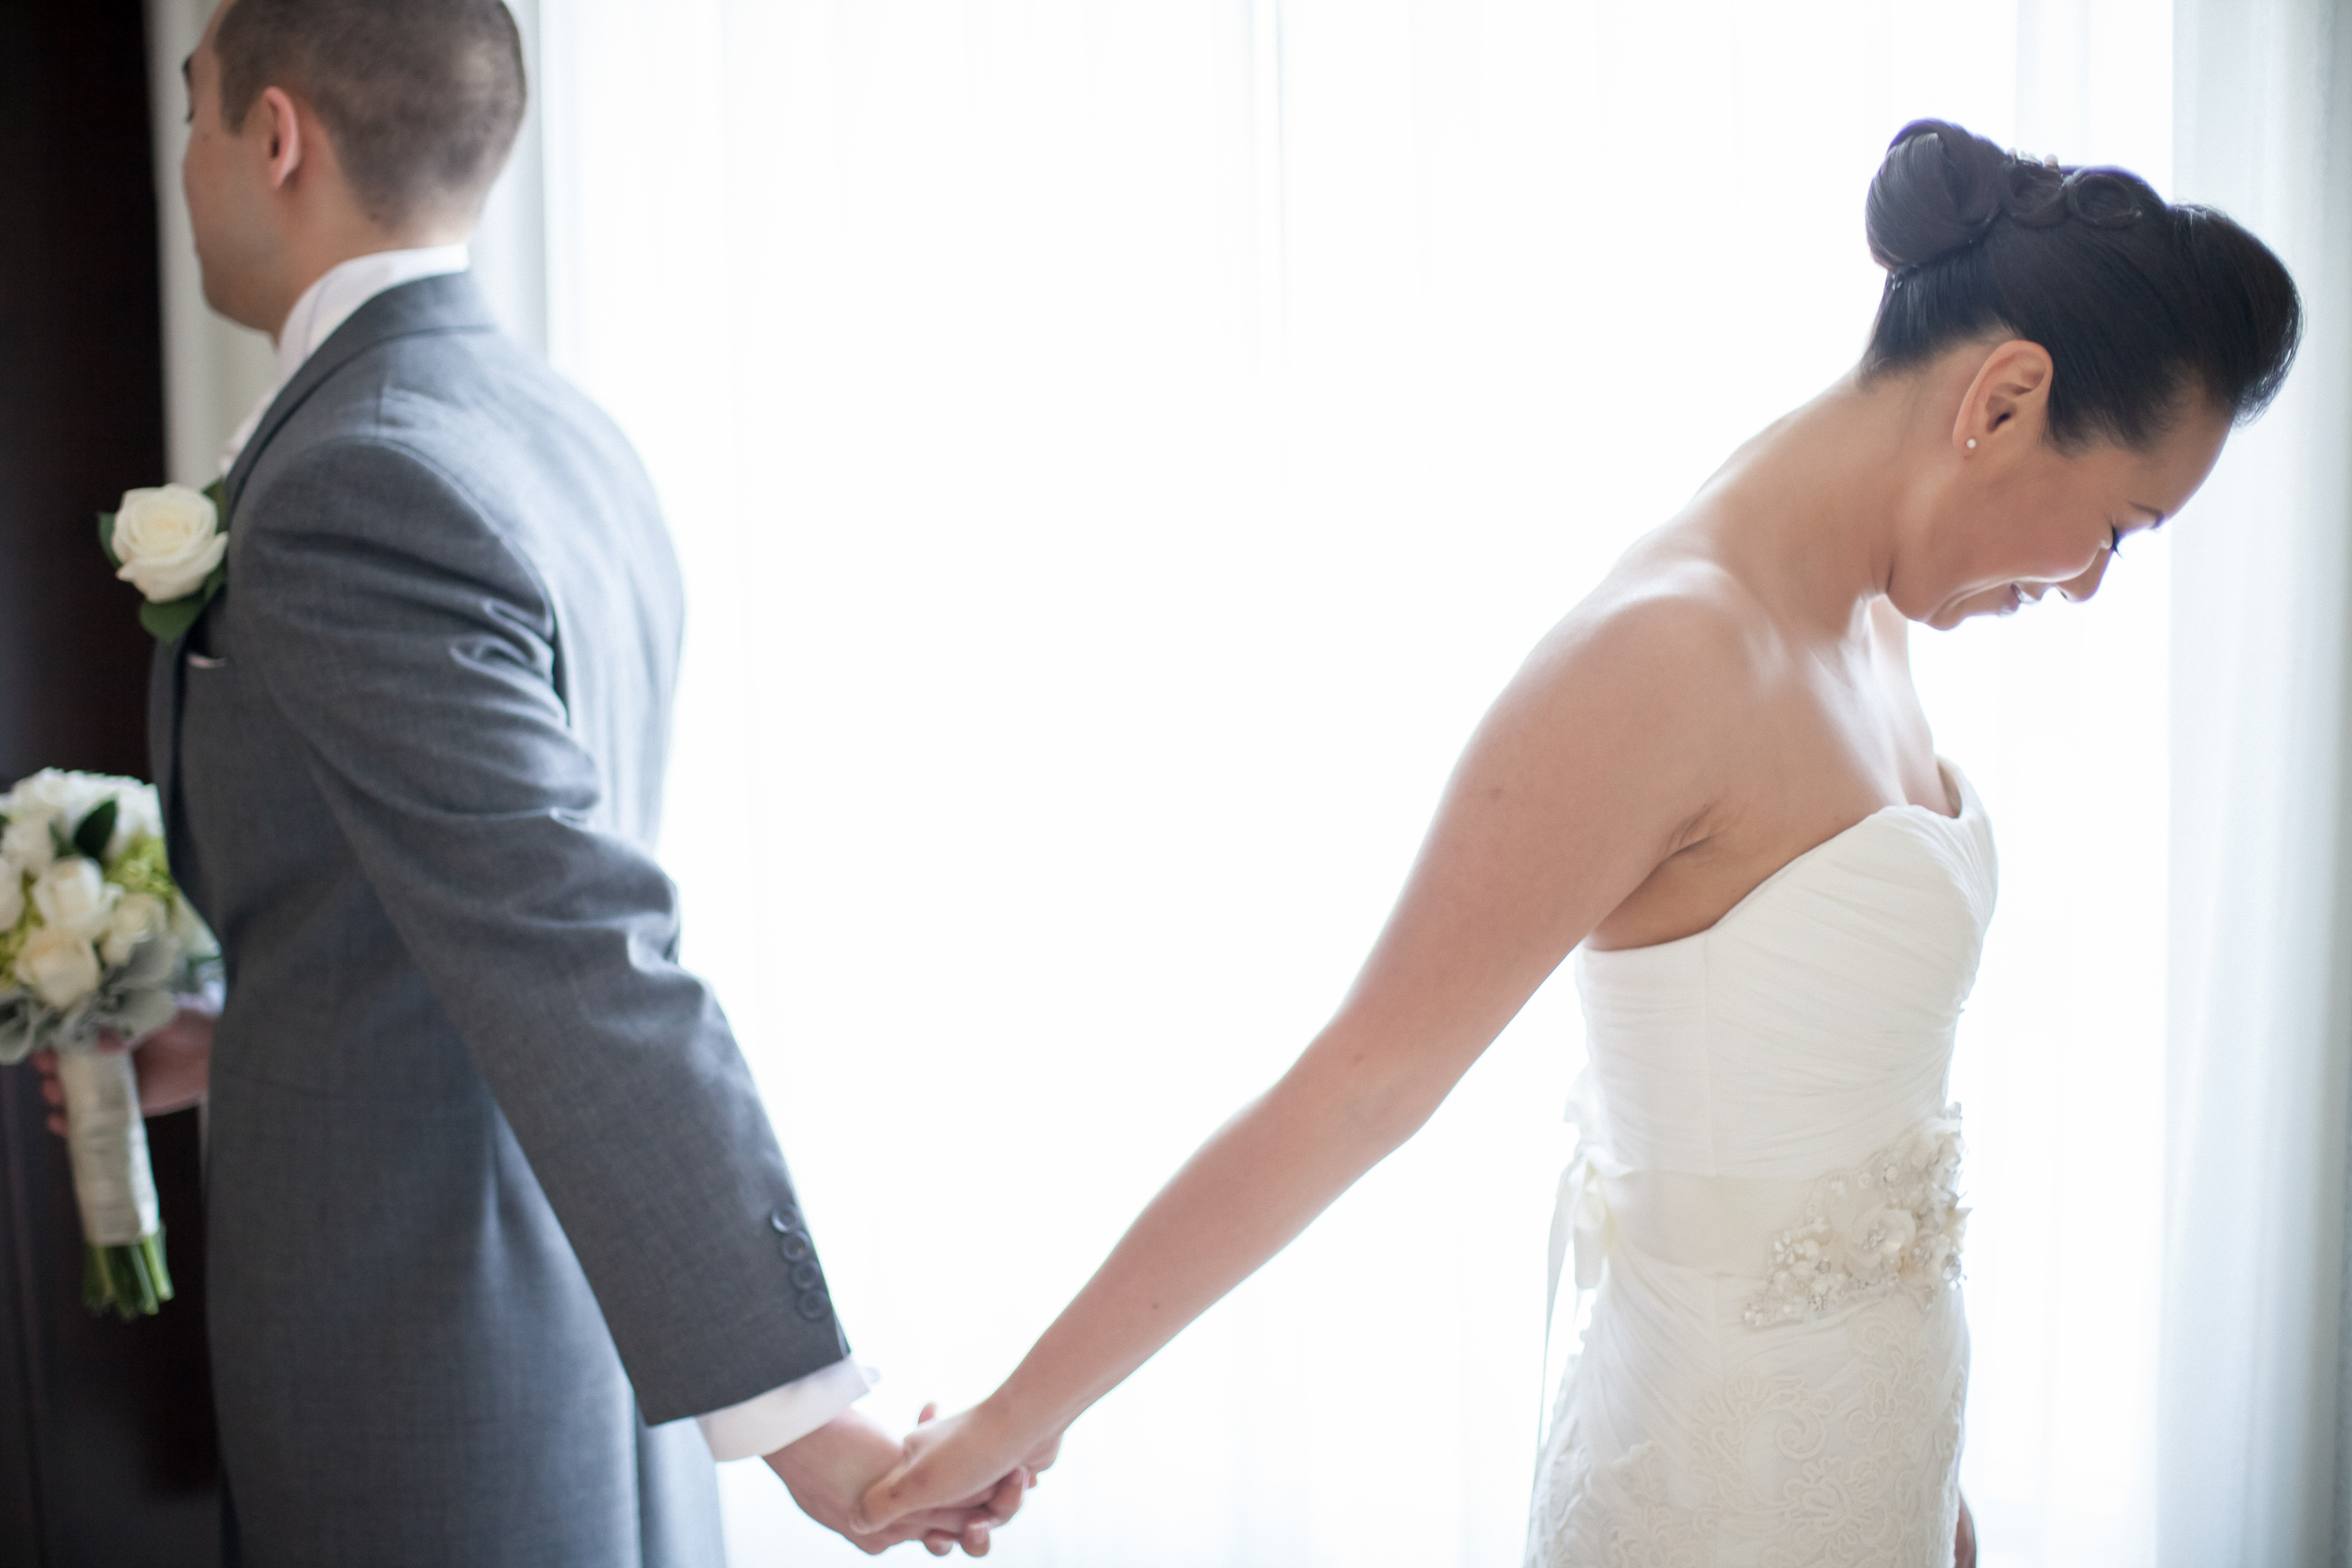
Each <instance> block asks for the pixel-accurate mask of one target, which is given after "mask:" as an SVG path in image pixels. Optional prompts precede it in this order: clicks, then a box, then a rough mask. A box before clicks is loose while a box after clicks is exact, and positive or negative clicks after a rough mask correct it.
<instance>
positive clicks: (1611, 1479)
mask: <svg viewBox="0 0 2352 1568" xmlns="http://www.w3.org/2000/svg"><path fill="white" fill-rule="evenodd" d="M1955 1309H1956V1308H1955V1307H1953V1305H1952V1304H1951V1303H1950V1302H1949V1301H1937V1302H1935V1303H1933V1304H1932V1305H1929V1306H1923V1305H1922V1304H1921V1303H1920V1302H1918V1301H1917V1300H1916V1299H1915V1298H1914V1297H1913V1296H1912V1295H1911V1294H1909V1293H1908V1292H1903V1293H1897V1294H1891V1295H1889V1296H1888V1297H1887V1298H1886V1299H1884V1300H1883V1301H1881V1302H1878V1303H1874V1304H1871V1305H1869V1306H1867V1307H1863V1308H1861V1309H1860V1310H1858V1311H1857V1312H1856V1313H1855V1314H1854V1315H1853V1317H1852V1318H1851V1319H1850V1320H1849V1322H1848V1323H1847V1325H1846V1333H1845V1338H1846V1343H1847V1347H1848V1349H1849V1350H1850V1351H1851V1354H1852V1356H1853V1365H1854V1366H1855V1367H1856V1368H1857V1369H1858V1370H1859V1371H1860V1374H1861V1375H1860V1380H1859V1387H1858V1388H1854V1389H1852V1391H1851V1392H1850V1393H1848V1394H1847V1396H1846V1397H1845V1398H1843V1399H1842V1400H1841V1399H1838V1398H1835V1397H1833V1396H1832V1394H1831V1393H1830V1392H1828V1391H1827V1390H1825V1389H1823V1388H1821V1387H1819V1386H1815V1385H1814V1384H1812V1383H1810V1382H1808V1381H1807V1380H1806V1379H1805V1378H1804V1377H1803V1376H1800V1375H1798V1374H1795V1373H1789V1372H1783V1373H1772V1374H1760V1375H1756V1374H1752V1375H1743V1376H1740V1377H1735V1378H1732V1379H1730V1380H1728V1381H1726V1382H1724V1383H1723V1384H1721V1385H1719V1386H1717V1387H1716V1388H1715V1389H1714V1390H1713V1392H1712V1393H1710V1394H1709V1395H1708V1397H1707V1398H1706V1399H1704V1400H1703V1401H1702V1402H1700V1403H1699V1405H1698V1406H1697V1408H1696V1409H1695V1410H1694V1411H1693V1413H1692V1427H1691V1431H1690V1432H1689V1433H1688V1437H1689V1440H1690V1443H1691V1449H1690V1456H1689V1461H1688V1472H1687V1483H1686V1484H1685V1485H1683V1486H1682V1487H1680V1488H1677V1487H1676V1486H1675V1485H1674V1484H1673V1483H1672V1480H1671V1478H1670V1474H1669V1471H1670V1466H1669V1465H1668V1464H1667V1461H1666V1454H1665V1451H1664V1449H1661V1445H1660V1443H1659V1442H1657V1441H1656V1440H1652V1441H1647V1442H1643V1443H1638V1444H1635V1445H1634V1446H1633V1447H1632V1448H1630V1449H1628V1450H1627V1451H1626V1452H1625V1453H1624V1454H1623V1455H1621V1456H1619V1457H1618V1458H1616V1459H1615V1460H1613V1462H1611V1463H1608V1464H1605V1465H1594V1464H1593V1462H1592V1455H1591V1454H1590V1452H1589V1451H1588V1449H1586V1447H1585V1444H1584V1442H1583V1441H1582V1438H1581V1433H1580V1430H1579V1426H1580V1423H1579V1421H1578V1418H1577V1414H1576V1409H1575V1382H1576V1372H1575V1370H1571V1371H1570V1373H1569V1375H1568V1378H1567V1380H1566V1383H1565V1386H1564V1388H1563V1392H1562V1397H1561V1402H1560V1410H1559V1418H1558V1419H1557V1420H1556V1421H1555V1422H1554V1423H1553V1428H1552V1437H1551V1441H1550V1443H1549V1445H1547V1448H1546V1450H1545V1453H1544V1456H1543V1459H1542V1461H1541V1462H1540V1464H1539V1465H1538V1466H1537V1470H1536V1479H1535V1497H1534V1517H1533V1518H1532V1520H1531V1521H1530V1528H1529V1531H1528V1552H1527V1560H1528V1563H1529V1564H1530V1568H1711V1565H1712V1564H1713V1563H1715V1562H1716V1561H1717V1554H1718V1553H1719V1552H1724V1551H1738V1552H1739V1553H1740V1557H1739V1560H1741V1561H1753V1562H1756V1563H1757V1564H1758V1565H1760V1568H1862V1565H1864V1564H1869V1565H1871V1568H1947V1565H1948V1564H1949V1563H1950V1561H1951V1560H1952V1538H1953V1534H1954V1532H1955V1530H1956V1528H1957V1527H1958V1524H1959V1509H1960V1491H1959V1485H1958V1461H1959V1457H1960V1435H1961V1412H1962V1407H1963V1402H1964V1401H1965V1398H1966V1394H1967V1370H1966V1363H1965V1361H1964V1359H1963V1360H1962V1361H1961V1362H1960V1363H1959V1364H1958V1365H1957V1366H1956V1367H1951V1366H1949V1365H1948V1363H1947V1370H1939V1369H1938V1367H1937V1365H1936V1363H1937V1361H1938V1360H1940V1359H1943V1358H1940V1357H1938V1356H1935V1355H1934V1354H1931V1350H1930V1346H1931V1337H1930V1336H1929V1335H1928V1334H1927V1333H1926V1332H1925V1329H1926V1323H1925V1319H1926V1317H1927V1316H1928V1314H1930V1313H1931V1312H1935V1311H1939V1310H1941V1311H1949V1310H1955ZM1677 1490H1679V1491H1680V1492H1681V1493H1682V1495H1681V1496H1679V1497H1677V1495H1676V1494H1677Z"/></svg>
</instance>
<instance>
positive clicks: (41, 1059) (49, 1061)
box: [26, 1045, 57, 1072]
mask: <svg viewBox="0 0 2352 1568" xmlns="http://www.w3.org/2000/svg"><path fill="white" fill-rule="evenodd" d="M26 1060H28V1061H30V1062H31V1063H32V1064H33V1070H34V1071H36V1072H55V1071H56V1070H57V1053H56V1052H55V1051H52V1050H50V1049H49V1047H47V1046H45V1045H44V1046H42V1047H41V1048H40V1050H39V1051H36V1052H34V1053H32V1055H31V1056H29V1057H27V1058H26Z"/></svg>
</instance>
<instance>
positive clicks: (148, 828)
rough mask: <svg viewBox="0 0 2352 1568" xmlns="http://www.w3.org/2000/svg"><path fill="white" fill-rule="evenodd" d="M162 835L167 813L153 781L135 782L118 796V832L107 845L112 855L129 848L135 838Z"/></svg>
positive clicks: (116, 825)
mask: <svg viewBox="0 0 2352 1568" xmlns="http://www.w3.org/2000/svg"><path fill="white" fill-rule="evenodd" d="M163 836H164V813H163V808H162V806H161V805H159V804H158V803H157V802H156V800H155V786H154V785H152V784H135V785H132V786H131V787H129V788H126V789H124V790H122V791H121V792H120V793H119V794H118V795H116V796H115V836H114V842H113V843H112V844H111V845H109V846H107V848H106V854H107V857H108V858H109V859H112V858H113V857H114V856H115V855H117V854H119V853H120V852H121V851H122V850H124V849H127V848H129V847H131V841H132V840H134V839H138V838H161V837H163Z"/></svg>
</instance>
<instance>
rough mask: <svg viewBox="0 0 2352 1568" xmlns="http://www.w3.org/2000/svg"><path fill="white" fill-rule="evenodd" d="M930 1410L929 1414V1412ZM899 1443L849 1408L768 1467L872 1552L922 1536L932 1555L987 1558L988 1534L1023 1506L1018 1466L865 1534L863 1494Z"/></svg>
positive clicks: (818, 1515) (897, 1454) (804, 1503)
mask: <svg viewBox="0 0 2352 1568" xmlns="http://www.w3.org/2000/svg"><path fill="white" fill-rule="evenodd" d="M927 1414H928V1412H927ZM904 1453H905V1449H904V1448H903V1447H902V1446H901V1445H900V1443H899V1441H898V1439H897V1438H895V1437H893V1436H891V1435H890V1433H887V1432H884V1431H883V1430H882V1428H881V1427H879V1426H877V1425H875V1424H874V1423H873V1422H872V1421H870V1420H868V1419H866V1417H865V1416H863V1415H861V1414H860V1413H859V1412H857V1411H856V1410H845V1411H843V1412H842V1413H841V1414H840V1415H838V1416H835V1417H834V1418H833V1419H832V1420H830V1421H828V1422H826V1423H825V1424H824V1425H823V1426H820V1427H818V1429H817V1430H816V1431H815V1432H812V1433H809V1434H808V1435H807V1436H805V1437H803V1438H802V1439H801V1440H800V1441H799V1442H797V1443H792V1444H787V1446H786V1447H784V1448H781V1449H777V1450H776V1451H775V1452H773V1453H771V1454H770V1455H768V1467H769V1468H770V1469H771V1470H773V1471H775V1472H776V1475H777V1476H778V1477H779V1478H780V1479H781V1480H782V1481H784V1484H785V1486H786V1487H787V1489H789V1490H790V1492H791V1494H792V1500H793V1501H794V1502H796V1503H798V1504H800V1505H801V1512H802V1513H805V1514H807V1515H808V1516H809V1517H810V1518H812V1519H814V1520H816V1521H817V1522H818V1524H820V1525H822V1526H824V1527H825V1528H827V1529H830V1530H835V1531H837V1532H839V1533H840V1534H841V1535H843V1536H844V1537H846V1538H847V1539H848V1540H849V1541H850V1544H852V1545H854V1546H856V1547H857V1548H858V1549H859V1550H860V1551H863V1552H865V1553H866V1554H867V1555H868V1556H873V1555H876V1554H878V1553H881V1552H883V1551H886V1550H888V1549H889V1548H890V1547H892V1546H895V1545H897V1544H898V1543H900V1542H901V1541H921V1542H922V1543H923V1545H924V1547H925V1549H926V1550H928V1551H929V1552H930V1554H931V1555H932V1556H933V1557H946V1555H947V1554H948V1553H949V1552H951V1551H953V1550H954V1549H955V1548H956V1547H957V1546H959V1545H961V1546H962V1548H963V1549H964V1552H965V1553H966V1554H967V1555H969V1556H972V1557H986V1556H987V1555H988V1538H989V1531H991V1530H993V1529H994V1528H996V1527H997V1526H998V1525H1001V1524H1003V1523H1004V1522H1005V1521H1006V1520H1008V1519H1009V1518H1011V1517H1012V1516H1013V1515H1014V1514H1015V1513H1019V1512H1020V1511H1021V1497H1022V1494H1023V1493H1024V1492H1025V1491H1026V1490H1027V1489H1028V1479H1029V1478H1028V1476H1027V1474H1026V1473H1025V1472H1020V1471H1016V1472H1015V1473H1013V1474H1012V1475H1009V1476H1007V1477H1005V1478H1004V1480H1003V1481H1001V1482H999V1483H997V1484H995V1485H993V1486H991V1487H989V1488H987V1489H985V1490H983V1491H982V1492H980V1493H979V1494H977V1496H975V1497H966V1498H964V1499H962V1500H961V1501H960V1502H956V1503H951V1504H948V1505H946V1506H943V1507H937V1508H930V1509H926V1510H924V1511H923V1512H921V1513H910V1514H908V1515H906V1516H905V1517H903V1518H899V1519H894V1520H893V1521H891V1523H890V1526H889V1528H886V1529H881V1530H876V1531H874V1532H872V1533H870V1534H866V1533H861V1532H860V1531H859V1530H858V1528H857V1525H856V1514H857V1505H858V1499H859V1498H860V1497H864V1496H865V1494H866V1488H867V1487H869V1486H871V1485H873V1484H874V1482H875V1481H879V1480H881V1479H882V1476H883V1475H884V1474H886V1473H887V1472H888V1471H889V1470H890V1469H891V1468H892V1467H894V1466H895V1465H897V1464H898V1461H899V1459H900V1458H901V1457H902V1456H903V1455H904Z"/></svg>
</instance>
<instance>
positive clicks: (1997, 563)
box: [1913, 400, 2230, 631]
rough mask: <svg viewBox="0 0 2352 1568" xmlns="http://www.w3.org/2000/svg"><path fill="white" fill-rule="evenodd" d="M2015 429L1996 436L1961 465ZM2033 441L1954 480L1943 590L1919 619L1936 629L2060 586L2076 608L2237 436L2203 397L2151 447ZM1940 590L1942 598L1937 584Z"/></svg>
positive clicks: (2004, 609) (2011, 607) (2003, 610)
mask: <svg viewBox="0 0 2352 1568" xmlns="http://www.w3.org/2000/svg"><path fill="white" fill-rule="evenodd" d="M2003 434H2006V433H1999V432H1995V433H1989V434H1988V436H1987V439H1986V440H1985V441H1984V442H1983V443H1980V449H1972V450H1969V451H1967V452H1966V456H1965V457H1964V458H1963V459H1962V460H1961V461H1962V462H1963V467H1964V466H1965V464H1966V463H1967V462H1969V461H1970V460H1974V459H1976V458H1977V456H1978V450H1981V449H1982V448H1989V447H1990V446H1991V445H1992V444H1993V443H1994V441H1997V440H1999V439H2000V436H2001V435H2003ZM2016 434H2017V435H2029V436H2033V437H2034V439H2032V440H2031V441H2030V442H2029V443H2027V444H2024V445H2022V446H2020V448H2019V449H2018V450H2016V451H2002V452H1992V451H1987V452H1986V457H1985V459H1984V461H1983V463H1982V467H1983V468H1984V469H1985V470H1986V471H1985V472H1984V473H1983V474H1982V476H1981V478H1979V479H1978V480H1977V482H1976V483H1967V482H1966V481H1963V483H1960V484H1959V485H1957V486H1955V490H1956V492H1957V493H1956V494H1955V495H1954V497H1953V499H1952V509H1951V511H1950V513H1948V514H1947V518H1946V519H1945V521H1946V526H1945V527H1944V528H1942V529H1939V530H1938V532H1939V533H1940V534H1941V535H1942V540H1941V541H1940V543H1941V544H1942V545H1943V546H1944V547H1942V548H1939V549H1938V550H1937V551H1936V552H1935V553H1936V554H1937V555H1939V556H1941V557H1943V561H1942V562H1940V564H1941V566H1942V568H1943V569H1942V570H1940V571H1938V572H1937V573H1936V574H1935V575H1936V576H1937V577H1938V578H1941V579H1942V580H1941V581H1940V582H1939V583H1937V584H1936V585H1935V588H1936V589H1940V590H1941V592H1940V594H1936V595H1935V603H1934V605H1933V607H1932V609H1931V610H1929V611H1928V613H1926V614H1924V615H1915V616H1913V619H1915V620H1918V621H1923V622H1925V623H1926V624H1927V625H1929V626H1933V627H1935V628H1936V629H1937V630H1939V631H1943V630H1948V629H1950V628H1951V627H1953V626H1958V625H1959V624H1960V623H1961V622H1963V621H1964V620H1966V619H1968V618H1969V617H1970V616H1972V615H2008V614H2011V613H2013V612H2014V611H2015V610H2018V609H2019V608H2020V607H2022V606H2024V605H2027V604H2030V603H2032V602H2034V601H2035V600H2037V599H2040V598H2041V597H2042V595H2043V594H2047V593H2049V592H2050V591H2051V590H2052V589H2056V590H2057V591H2058V593H2059V594H2063V595H2064V596H2065V597H2066V598H2068V599H2069V600H2072V601H2074V602H2077V603H2079V602H2080V601H2082V600H2084V599H2088V598H2090V596H2091V595H2092V594H2096V593H2097V592H2098V591H2099V584H2100V583H2101V581H2103V580H2104V579H2105V578H2106V574H2107V572H2108V571H2109V569H2110V568H2111V567H2112V566H2113V564H2114V561H2115V553H2116V546H2124V547H2128V545H2129V541H2130V539H2131V537H2132V536H2133V535H2134V534H2136V533H2142V532H2145V531H2148V530H2150V529H2153V528H2155V527H2156V526H2158V525H2159V524H2161V523H2162V522H2163V521H2164V520H2165V519H2166V518H2168V517H2169V516H2171V515H2173V514H2174V513H2176V512H2178V511H2179V510H2180V509H2181V507H2182V506H2183V504H2184V503H2185V502H2186V501H2187V500H2188V499H2189V497H2191V496H2193V495H2195V494H2196V493H2197V488H2198V486H2199V485H2201V484H2202V483H2204V482H2205V476H2206V475H2207V474H2208V473H2211V472H2212V471H2213V466H2214V462H2215V460H2216V459H2217V458H2218V457H2219V456H2220V455H2221V446H2222V443H2223V442H2224V441H2225V440H2227V439H2228V438H2229V434H2230V420H2229V417H2228V415H2227V414H2226V413H2224V412H2223V411H2221V410H2219V409H2217V408H2214V407H2212V406H2211V405H2210V404H2206V403H2205V402H2204V401H2203V400H2200V401H2199V403H2198V404H2197V407H2196V410H2195V412H2194V413H2191V414H2188V415H2185V416H2184V417H2183V418H2182V419H2181V420H2178V421H2177V422H2176V423H2175V424H2174V426H2173V428H2172V430H2171V431H2170V432H2169V434H2168V435H2167V436H2164V437H2163V438H2162V439H2161V440H2159V441H2158V442H2157V443H2156V445H2155V446H2154V447H2153V449H2152V450H2150V451H2137V450H2135V449H2133V448H2130V447H2122V446H2115V445H2111V444H2108V443H2105V442H2102V443H2100V444H2098V445H2095V446H2091V447H2088V448H2085V449H2082V450H2080V451H2073V452H2066V451H2059V450H2058V449H2057V448H2055V447H2053V446H2051V445H2050V444H2049V443H2048V442H2046V441H2043V440H2041V439H2039V434H2040V433H2039V431H2038V430H2037V431H2030V432H2028V431H2020V432H2017V433H2016ZM1931 593H1934V590H1933V589H1931Z"/></svg>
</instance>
